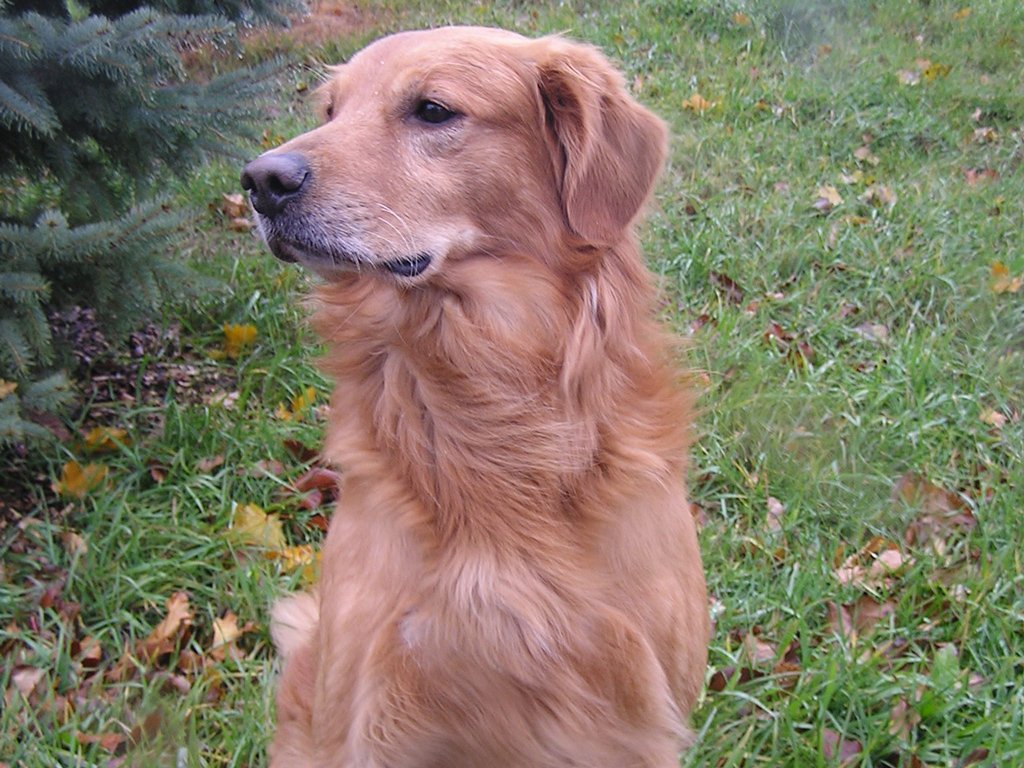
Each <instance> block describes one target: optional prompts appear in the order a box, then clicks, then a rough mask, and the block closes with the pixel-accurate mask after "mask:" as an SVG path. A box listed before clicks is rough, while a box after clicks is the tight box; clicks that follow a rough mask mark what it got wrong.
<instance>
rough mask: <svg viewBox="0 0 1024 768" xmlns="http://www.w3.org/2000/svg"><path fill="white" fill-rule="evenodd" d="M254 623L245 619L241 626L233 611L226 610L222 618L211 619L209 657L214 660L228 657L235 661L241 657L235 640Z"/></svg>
mask: <svg viewBox="0 0 1024 768" xmlns="http://www.w3.org/2000/svg"><path fill="white" fill-rule="evenodd" d="M255 628H256V625H255V624H253V623H252V622H251V621H247V622H246V623H245V624H244V625H243V626H241V627H239V626H238V616H236V615H235V613H234V611H228V612H227V613H225V614H224V616H223V618H220V619H214V620H213V645H212V646H211V647H210V654H209V655H210V658H212V659H213V660H214V661H224V659H225V658H226V657H230V658H232V659H233V660H235V661H238V659H239V658H240V657H241V654H240V651H239V650H238V647H237V646H236V645H235V642H236V641H237V640H238V638H240V637H241V636H242V635H244V634H245V633H246V632H251V631H252V630H254V629H255Z"/></svg>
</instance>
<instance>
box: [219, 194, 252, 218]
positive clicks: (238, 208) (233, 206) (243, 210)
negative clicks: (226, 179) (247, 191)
mask: <svg viewBox="0 0 1024 768" xmlns="http://www.w3.org/2000/svg"><path fill="white" fill-rule="evenodd" d="M220 198H221V202H220V209H221V211H223V212H224V215H225V216H227V217H228V218H229V219H239V218H245V217H246V216H247V215H248V214H249V205H248V203H247V202H246V200H245V196H244V195H243V194H242V193H241V192H232V193H230V194H227V193H225V194H222V195H221V196H220Z"/></svg>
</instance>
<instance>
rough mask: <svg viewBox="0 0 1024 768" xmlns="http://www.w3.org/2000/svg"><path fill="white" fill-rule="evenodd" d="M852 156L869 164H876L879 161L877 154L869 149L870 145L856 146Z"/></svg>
mask: <svg viewBox="0 0 1024 768" xmlns="http://www.w3.org/2000/svg"><path fill="white" fill-rule="evenodd" d="M853 156H854V157H855V158H856V159H857V160H859V161H860V162H862V163H868V164H869V165H878V164H879V163H880V162H881V160H879V158H878V155H876V154H874V153H873V152H872V151H871V147H857V149H855V150H854V151H853Z"/></svg>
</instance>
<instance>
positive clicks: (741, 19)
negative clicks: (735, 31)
mask: <svg viewBox="0 0 1024 768" xmlns="http://www.w3.org/2000/svg"><path fill="white" fill-rule="evenodd" d="M732 23H733V24H735V25H737V26H739V27H745V26H747V25H748V24H750V17H749V16H747V14H745V13H740V12H739V11H736V13H734V14H733V15H732Z"/></svg>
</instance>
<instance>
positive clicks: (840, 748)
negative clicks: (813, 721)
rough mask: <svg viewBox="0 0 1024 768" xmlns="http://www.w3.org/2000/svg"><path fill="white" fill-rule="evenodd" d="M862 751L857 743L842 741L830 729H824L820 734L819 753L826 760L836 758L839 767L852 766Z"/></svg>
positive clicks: (848, 740)
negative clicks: (822, 754) (838, 761)
mask: <svg viewBox="0 0 1024 768" xmlns="http://www.w3.org/2000/svg"><path fill="white" fill-rule="evenodd" d="M863 750H864V748H863V747H862V746H861V743H860V742H859V741H855V740H854V739H844V738H843V737H842V736H841V735H840V734H839V733H837V732H836V731H833V730H832V729H831V728H825V729H823V730H822V732H821V751H822V752H823V753H824V755H825V759H826V760H832V759H833V758H835V757H838V758H839V760H840V763H839V765H840V767H841V768H842V767H843V766H847V765H853V764H854V763H855V762H857V756H858V755H860V753H861V752H862V751H863Z"/></svg>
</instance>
